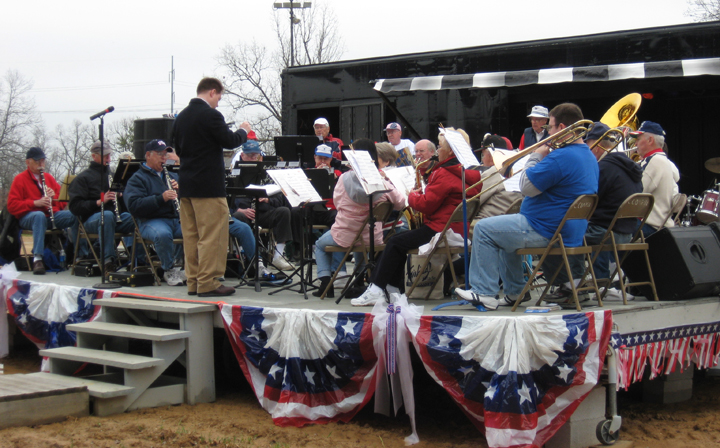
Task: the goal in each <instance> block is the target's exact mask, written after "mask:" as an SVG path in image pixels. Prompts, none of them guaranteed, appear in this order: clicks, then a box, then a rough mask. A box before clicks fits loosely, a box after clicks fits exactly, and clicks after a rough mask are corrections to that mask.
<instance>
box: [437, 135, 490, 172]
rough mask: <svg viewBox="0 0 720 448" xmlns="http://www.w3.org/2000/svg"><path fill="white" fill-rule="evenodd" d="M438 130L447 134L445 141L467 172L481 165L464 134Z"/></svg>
mask: <svg viewBox="0 0 720 448" xmlns="http://www.w3.org/2000/svg"><path fill="white" fill-rule="evenodd" d="M438 130H439V131H440V132H442V133H444V134H445V140H447V142H448V143H449V144H450V148H452V150H453V153H455V157H457V159H458V161H459V162H460V163H461V164H462V166H463V167H465V169H466V170H468V169H471V168H475V167H476V166H479V165H480V162H479V161H478V159H477V157H475V153H473V151H472V148H471V147H470V145H468V143H467V142H466V141H465V139H464V138H463V136H462V134H460V133H459V132H457V131H451V130H448V129H443V128H439V129H438Z"/></svg>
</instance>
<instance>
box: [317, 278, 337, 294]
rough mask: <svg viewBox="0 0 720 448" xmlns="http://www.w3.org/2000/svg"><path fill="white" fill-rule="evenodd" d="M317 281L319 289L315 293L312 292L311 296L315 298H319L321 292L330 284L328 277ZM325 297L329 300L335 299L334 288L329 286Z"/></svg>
mask: <svg viewBox="0 0 720 448" xmlns="http://www.w3.org/2000/svg"><path fill="white" fill-rule="evenodd" d="M319 280H320V287H319V288H318V290H317V291H314V292H313V293H312V295H313V296H315V297H320V296H321V295H322V293H323V291H325V288H327V286H328V285H329V284H330V277H320V278H319ZM325 297H327V298H330V299H332V298H333V297H335V287H334V286H333V285H330V288H329V289H328V291H327V294H325Z"/></svg>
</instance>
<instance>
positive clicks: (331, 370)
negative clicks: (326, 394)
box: [327, 366, 342, 380]
mask: <svg viewBox="0 0 720 448" xmlns="http://www.w3.org/2000/svg"><path fill="white" fill-rule="evenodd" d="M327 370H328V372H329V373H330V375H332V377H333V378H335V379H336V380H339V379H340V378H342V377H341V376H340V375H338V374H337V366H328V368H327Z"/></svg>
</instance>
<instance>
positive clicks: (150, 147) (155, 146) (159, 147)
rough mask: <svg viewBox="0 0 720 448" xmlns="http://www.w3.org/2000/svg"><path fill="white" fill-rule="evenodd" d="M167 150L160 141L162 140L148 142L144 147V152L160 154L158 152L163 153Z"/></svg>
mask: <svg viewBox="0 0 720 448" xmlns="http://www.w3.org/2000/svg"><path fill="white" fill-rule="evenodd" d="M167 149H168V147H167V145H166V144H165V142H164V141H162V140H159V139H155V140H150V141H149V142H148V143H147V144H146V145H145V152H148V151H157V152H160V151H165V150H167Z"/></svg>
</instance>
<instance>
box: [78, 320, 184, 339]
mask: <svg viewBox="0 0 720 448" xmlns="http://www.w3.org/2000/svg"><path fill="white" fill-rule="evenodd" d="M67 329H68V330H70V331H76V332H80V333H90V334H101V335H105V336H117V337H122V338H131V339H143V340H146V341H172V340H175V339H186V338H189V337H190V332H189V331H180V330H170V329H167V328H158V327H143V326H139V325H127V324H114V323H110V322H98V321H95V322H85V323H82V324H70V325H67Z"/></svg>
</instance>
